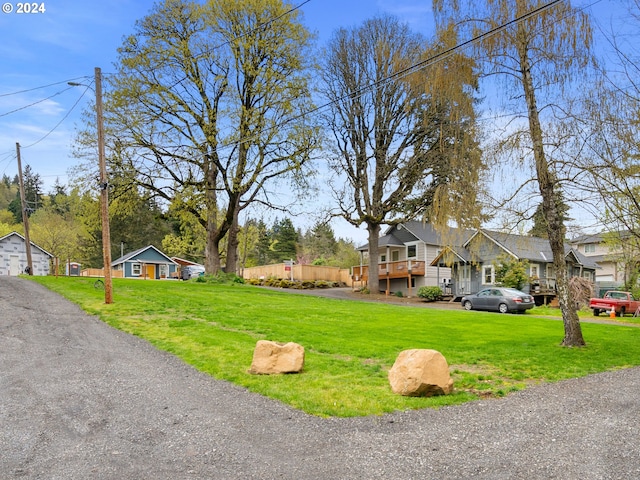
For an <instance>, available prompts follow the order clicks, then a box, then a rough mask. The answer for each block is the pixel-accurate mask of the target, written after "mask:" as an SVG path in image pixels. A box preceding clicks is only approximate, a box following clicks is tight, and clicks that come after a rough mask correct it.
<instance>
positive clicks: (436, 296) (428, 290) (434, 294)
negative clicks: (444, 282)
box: [418, 287, 442, 302]
mask: <svg viewBox="0 0 640 480" xmlns="http://www.w3.org/2000/svg"><path fill="white" fill-rule="evenodd" d="M418 297H420V298H423V299H424V300H426V301H427V302H435V301H437V300H440V299H441V298H442V289H441V288H440V287H420V288H419V289H418Z"/></svg>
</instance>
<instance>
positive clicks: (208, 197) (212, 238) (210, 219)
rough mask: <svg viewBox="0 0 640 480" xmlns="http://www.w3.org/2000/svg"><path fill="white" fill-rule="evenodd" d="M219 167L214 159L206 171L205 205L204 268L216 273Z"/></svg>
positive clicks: (218, 257)
mask: <svg viewBox="0 0 640 480" xmlns="http://www.w3.org/2000/svg"><path fill="white" fill-rule="evenodd" d="M217 172H218V170H217V168H216V167H215V164H214V163H213V162H212V161H209V162H208V163H207V169H206V171H205V179H206V181H205V192H204V197H205V206H206V209H207V218H206V222H205V223H206V225H205V228H206V231H207V243H206V246H205V251H204V270H205V272H207V273H209V274H211V275H215V274H217V273H218V272H219V271H220V239H221V238H222V237H221V236H220V232H219V230H218V197H217V193H216V181H217Z"/></svg>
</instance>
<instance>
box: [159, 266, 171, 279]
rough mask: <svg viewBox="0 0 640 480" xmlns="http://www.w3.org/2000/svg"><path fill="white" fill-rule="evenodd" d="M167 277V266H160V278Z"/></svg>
mask: <svg viewBox="0 0 640 480" xmlns="http://www.w3.org/2000/svg"><path fill="white" fill-rule="evenodd" d="M168 276H169V265H164V264H163V265H160V278H167V277H168Z"/></svg>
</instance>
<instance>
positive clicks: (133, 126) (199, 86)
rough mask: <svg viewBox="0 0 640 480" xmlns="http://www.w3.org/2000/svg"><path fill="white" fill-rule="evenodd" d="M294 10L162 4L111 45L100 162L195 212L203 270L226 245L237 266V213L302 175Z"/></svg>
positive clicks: (305, 100) (302, 73)
mask: <svg viewBox="0 0 640 480" xmlns="http://www.w3.org/2000/svg"><path fill="white" fill-rule="evenodd" d="M299 15H300V13H299V11H297V10H293V11H292V10H291V8H290V6H289V5H287V4H285V3H284V2H283V1H282V0H260V1H258V0H209V1H207V2H204V3H197V2H192V1H189V0H166V1H164V2H161V3H157V4H156V5H155V6H154V7H153V9H152V11H151V13H150V14H149V15H147V16H146V17H145V18H143V19H141V20H140V21H138V22H137V23H136V28H135V33H134V34H133V35H130V36H129V37H127V38H126V39H125V41H124V43H123V45H122V47H121V48H120V49H119V60H118V64H117V72H116V73H115V75H113V76H112V77H111V78H110V84H111V85H112V90H111V91H110V92H109V93H108V95H107V102H106V104H105V117H106V125H107V129H108V131H109V132H110V133H111V135H108V136H107V137H108V138H111V139H112V141H111V143H110V144H109V150H110V151H111V153H112V154H110V155H109V158H110V168H111V169H113V170H124V171H132V172H135V177H134V178H135V180H136V182H137V184H138V185H139V186H140V187H142V188H143V189H145V190H147V191H149V192H151V193H152V194H153V195H155V196H156V197H158V198H161V199H163V201H164V202H166V203H172V204H173V206H174V207H175V208H183V209H185V210H187V211H188V212H190V213H191V214H192V215H193V218H196V219H197V220H198V222H199V223H200V224H201V225H202V227H203V228H204V229H205V231H206V234H207V236H206V248H205V262H204V263H205V268H206V270H207V271H208V272H209V273H216V272H217V271H219V270H220V269H221V266H222V256H223V255H224V251H225V249H226V262H225V263H226V266H225V269H226V270H227V271H229V272H235V271H236V263H237V247H238V232H239V221H238V218H239V215H240V212H242V211H243V210H244V209H245V208H247V207H248V206H250V205H252V204H254V203H255V202H261V203H263V204H267V205H269V204H270V202H271V197H270V196H269V195H268V192H269V191H270V188H271V186H272V185H275V183H276V182H281V183H283V184H284V183H286V182H296V181H299V182H304V181H305V178H306V173H307V169H308V167H309V164H310V152H311V150H312V149H313V148H314V147H315V144H316V130H315V129H314V128H312V127H310V126H309V122H302V121H300V122H295V123H294V122H291V121H290V120H291V119H292V118H295V117H296V116H297V115H300V114H301V113H302V112H305V111H308V110H309V107H310V105H311V104H310V93H309V88H308V86H307V85H308V82H309V72H308V70H307V65H308V63H309V62H310V61H311V59H312V56H311V55H309V53H308V48H309V46H310V41H311V35H310V34H309V32H308V31H307V30H306V28H305V27H304V26H303V25H302V24H301V22H300V18H299ZM116 138H117V141H116V140H114V139H116ZM114 152H115V153H116V154H113V153H114ZM176 198H179V200H180V202H176ZM115 240H116V241H117V239H115Z"/></svg>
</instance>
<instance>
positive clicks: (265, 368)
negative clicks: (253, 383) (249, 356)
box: [249, 340, 304, 375]
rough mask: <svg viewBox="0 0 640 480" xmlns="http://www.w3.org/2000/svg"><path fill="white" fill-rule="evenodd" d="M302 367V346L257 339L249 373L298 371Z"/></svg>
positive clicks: (266, 373) (265, 373)
mask: <svg viewBox="0 0 640 480" xmlns="http://www.w3.org/2000/svg"><path fill="white" fill-rule="evenodd" d="M302 367H304V347H302V346H301V345H298V344H297V343H293V342H289V343H279V342H272V341H270V340H258V343H256V348H255V350H254V351H253V361H252V362H251V369H250V370H249V373H254V374H263V375H269V374H273V373H299V372H301V371H302Z"/></svg>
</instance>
